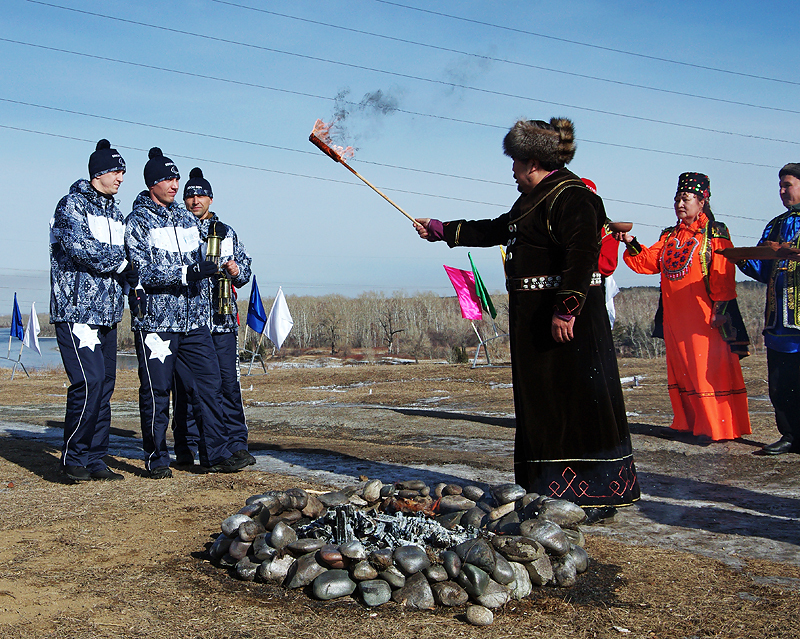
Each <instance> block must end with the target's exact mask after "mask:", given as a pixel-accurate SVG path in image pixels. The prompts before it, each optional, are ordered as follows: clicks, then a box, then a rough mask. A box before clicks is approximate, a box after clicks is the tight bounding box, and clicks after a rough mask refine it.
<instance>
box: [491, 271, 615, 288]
mask: <svg viewBox="0 0 800 639" xmlns="http://www.w3.org/2000/svg"><path fill="white" fill-rule="evenodd" d="M602 283H603V276H602V275H600V273H592V281H591V282H590V283H589V286H600V285H601V284H602ZM560 287H561V276H560V275H533V276H531V277H507V278H506V290H508V291H542V290H544V289H548V288H560Z"/></svg>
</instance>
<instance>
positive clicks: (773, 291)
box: [736, 163, 800, 455]
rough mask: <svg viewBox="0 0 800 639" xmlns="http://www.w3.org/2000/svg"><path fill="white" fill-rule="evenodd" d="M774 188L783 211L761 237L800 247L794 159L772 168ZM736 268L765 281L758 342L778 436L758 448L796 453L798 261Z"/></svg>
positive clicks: (799, 187) (799, 185)
mask: <svg viewBox="0 0 800 639" xmlns="http://www.w3.org/2000/svg"><path fill="white" fill-rule="evenodd" d="M778 179H779V189H780V190H779V193H780V198H781V202H783V205H784V206H785V207H786V211H785V212H784V213H782V214H781V215H779V216H778V217H775V218H773V219H772V220H770V222H769V224H767V226H766V228H765V229H764V232H763V233H762V234H761V240H759V242H758V243H759V244H763V243H764V242H780V243H784V242H788V243H789V245H790V246H792V247H795V248H798V247H800V164H796V163H790V164H787V165H786V166H784V167H783V168H782V169H781V170H780V171H779V172H778ZM736 266H738V267H739V270H740V271H742V273H744V274H745V275H748V276H750V277H752V278H753V279H754V280H757V281H759V282H763V283H764V284H766V285H767V307H766V311H765V314H764V346H766V347H767V376H768V379H769V399H770V401H771V402H772V407H773V408H774V409H775V423H776V425H777V426H778V432H779V433H780V434H781V438H780V439H779V440H778V441H776V442H774V443H772V444H767V445H766V446H764V447H763V448H762V451H763V452H764V454H765V455H783V454H785V453H800V304H799V303H798V301H799V300H800V268H798V267H800V262H798V261H797V260H795V259H790V260H742V261H740V262H737V263H736Z"/></svg>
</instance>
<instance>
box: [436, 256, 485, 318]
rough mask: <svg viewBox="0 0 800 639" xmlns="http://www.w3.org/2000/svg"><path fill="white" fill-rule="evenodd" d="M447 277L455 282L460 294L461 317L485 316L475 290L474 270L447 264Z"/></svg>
mask: <svg viewBox="0 0 800 639" xmlns="http://www.w3.org/2000/svg"><path fill="white" fill-rule="evenodd" d="M444 270H445V271H447V277H449V278H450V281H451V282H452V283H453V288H454V289H456V295H457V296H458V305H459V306H460V307H461V317H463V318H464V319H469V320H479V319H481V318H482V317H483V315H482V313H481V302H480V300H479V299H478V293H477V291H476V290H475V275H474V274H473V273H472V271H462V270H461V269H460V268H453V267H452V266H445V267H444Z"/></svg>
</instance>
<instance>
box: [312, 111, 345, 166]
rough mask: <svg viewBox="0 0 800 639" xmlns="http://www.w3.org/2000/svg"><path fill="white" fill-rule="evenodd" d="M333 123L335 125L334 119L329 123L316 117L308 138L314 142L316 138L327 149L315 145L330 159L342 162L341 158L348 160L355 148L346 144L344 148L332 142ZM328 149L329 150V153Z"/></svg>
mask: <svg viewBox="0 0 800 639" xmlns="http://www.w3.org/2000/svg"><path fill="white" fill-rule="evenodd" d="M335 125H336V119H333V120H331V122H330V123H329V124H328V123H325V122H323V121H322V120H319V119H318V120H317V121H316V122H315V123H314V128H313V129H312V131H311V136H310V137H309V139H310V140H311V142H313V143H314V144H317V143H316V142H314V139H313V138H316V139H317V140H318V141H320V142H321V143H322V144H323V145H324V146H325V147H327V149H328V150H326V149H325V148H323V147H322V146H320V145H319V144H317V146H318V147H319V148H320V149H321V150H322V151H324V152H325V153H327V154H328V155H329V156H330V157H331V158H332V159H334V160H336V161H337V162H343V160H345V159H348V160H349V159H351V158H352V157H353V156H354V155H355V149H353V147H352V146H348V147H346V148H345V147H342V146H338V145H336V144H334V143H333V140H332V139H331V130H332V129H333V128H334V126H335ZM328 151H330V153H329V152H328ZM334 156H335V157H334Z"/></svg>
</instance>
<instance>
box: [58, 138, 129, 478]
mask: <svg viewBox="0 0 800 639" xmlns="http://www.w3.org/2000/svg"><path fill="white" fill-rule="evenodd" d="M124 174H125V160H123V159H122V156H121V155H120V154H119V153H118V152H117V150H116V149H112V148H111V144H110V143H109V141H108V140H100V141H99V142H98V143H97V147H96V149H95V151H94V153H92V155H91V156H90V157H89V178H90V179H89V180H83V179H82V180H78V181H77V182H75V183H74V184H73V185H72V187H71V188H70V191H69V195H65V196H64V197H63V198H61V201H59V203H58V206H57V207H56V211H55V214H54V215H53V219H52V220H51V222H50V323H51V324H55V329H56V339H57V342H58V348H59V350H60V352H61V360H62V362H63V363H64V369H65V370H66V373H67V376H68V377H69V381H70V387H69V389H68V390H67V409H66V416H65V417H64V447H63V449H62V451H61V466H62V470H63V472H64V474H65V475H66V476H67V477H68V478H69V479H71V480H72V481H75V482H79V481H89V480H92V479H95V480H103V479H105V480H109V479H110V480H114V479H123V475H121V474H119V473H115V472H113V471H112V470H110V469H109V468H108V466H107V465H106V463H105V461H103V458H104V457H105V456H106V455H107V454H108V436H109V430H110V428H111V395H112V394H113V392H114V383H115V381H116V374H117V323H118V322H119V321H120V319H122V311H123V308H124V301H123V300H124V295H123V288H124V287H125V288H126V287H127V284H128V283H129V282H133V283H135V282H136V279H137V276H136V272H135V271H134V270H133V269H132V268H131V267H130V265H129V264H128V260H127V259H126V258H125V247H124V245H123V239H124V233H125V226H124V223H123V217H122V213H120V210H119V209H118V208H117V205H116V203H115V201H114V196H115V195H116V194H117V192H118V191H119V187H120V184H122V181H123V176H124ZM98 346H99V348H98Z"/></svg>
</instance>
